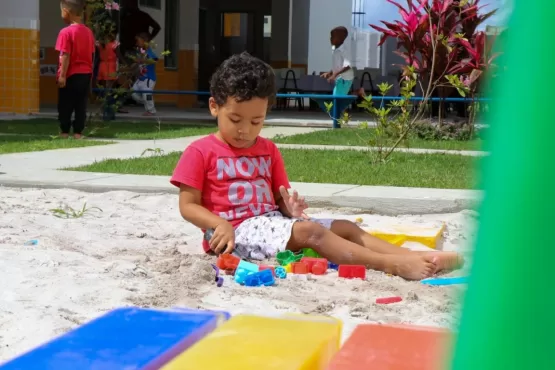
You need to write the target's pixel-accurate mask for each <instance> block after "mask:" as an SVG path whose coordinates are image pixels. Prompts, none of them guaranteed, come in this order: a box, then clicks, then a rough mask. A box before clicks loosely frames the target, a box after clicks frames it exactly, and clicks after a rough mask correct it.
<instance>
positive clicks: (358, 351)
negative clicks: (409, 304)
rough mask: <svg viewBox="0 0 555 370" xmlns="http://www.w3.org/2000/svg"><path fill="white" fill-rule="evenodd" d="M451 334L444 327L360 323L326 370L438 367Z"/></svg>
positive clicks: (447, 355) (447, 354)
mask: <svg viewBox="0 0 555 370" xmlns="http://www.w3.org/2000/svg"><path fill="white" fill-rule="evenodd" d="M452 343H453V336H452V334H451V332H450V331H448V330H445V329H437V328H428V327H423V326H410V325H375V324H364V325H359V326H357V328H356V329H355V331H354V332H353V334H352V335H351V337H350V338H349V339H348V340H347V342H345V344H344V345H343V347H342V348H341V350H340V351H339V352H338V353H337V354H336V355H335V357H334V358H333V359H332V361H331V363H330V366H329V367H328V368H327V370H347V369H348V370H367V369H383V370H441V369H446V368H447V367H446V366H445V365H446V364H447V361H448V360H449V358H450V354H451V352H450V351H451V345H452Z"/></svg>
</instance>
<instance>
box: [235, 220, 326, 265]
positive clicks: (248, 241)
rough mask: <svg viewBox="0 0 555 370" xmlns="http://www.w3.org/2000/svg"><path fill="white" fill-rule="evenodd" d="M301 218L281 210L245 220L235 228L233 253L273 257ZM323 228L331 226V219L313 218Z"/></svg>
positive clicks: (285, 245)
mask: <svg viewBox="0 0 555 370" xmlns="http://www.w3.org/2000/svg"><path fill="white" fill-rule="evenodd" d="M302 221H304V220H303V219H299V218H289V217H285V216H284V215H283V214H282V213H281V212H279V211H275V212H269V213H266V214H263V215H261V216H257V217H252V218H249V219H248V220H245V221H243V222H242V223H241V225H239V226H238V227H237V229H236V230H235V251H234V254H236V255H237V256H239V257H241V258H245V259H251V260H259V261H260V260H264V259H267V258H272V257H275V256H276V254H277V253H278V252H282V251H284V250H285V248H286V247H287V243H289V239H291V230H292V229H293V224H294V223H295V222H302ZM309 221H312V222H316V223H318V224H320V225H322V226H324V227H325V228H327V229H329V228H331V224H332V223H333V221H334V220H333V219H317V218H313V219H310V220H309Z"/></svg>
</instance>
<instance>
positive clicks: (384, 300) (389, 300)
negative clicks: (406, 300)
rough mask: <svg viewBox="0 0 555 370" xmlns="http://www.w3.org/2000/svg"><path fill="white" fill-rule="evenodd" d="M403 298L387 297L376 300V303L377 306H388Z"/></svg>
mask: <svg viewBox="0 0 555 370" xmlns="http://www.w3.org/2000/svg"><path fill="white" fill-rule="evenodd" d="M402 300H403V298H401V297H387V298H376V303H378V304H390V303H397V302H401V301H402Z"/></svg>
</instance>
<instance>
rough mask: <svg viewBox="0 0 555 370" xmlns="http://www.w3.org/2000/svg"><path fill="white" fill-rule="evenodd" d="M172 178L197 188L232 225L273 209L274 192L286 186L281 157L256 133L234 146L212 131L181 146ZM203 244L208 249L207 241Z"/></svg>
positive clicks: (204, 201) (205, 202)
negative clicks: (246, 143)
mask: <svg viewBox="0 0 555 370" xmlns="http://www.w3.org/2000/svg"><path fill="white" fill-rule="evenodd" d="M170 182H171V183H172V184H173V185H175V186H177V187H179V186H181V184H184V185H187V186H190V187H192V188H195V189H198V190H200V191H201V192H202V201H201V204H202V206H203V207H205V208H206V209H208V210H209V211H210V212H212V213H215V214H217V215H218V216H220V217H222V218H224V219H226V220H228V221H229V222H230V223H231V224H232V225H233V226H234V227H237V226H238V225H239V224H240V223H241V222H243V221H245V220H246V219H248V218H251V217H255V216H259V215H262V214H264V213H268V212H272V211H276V210H277V209H278V206H277V205H276V202H275V199H274V194H275V193H277V192H279V188H280V187H281V186H285V188H286V189H289V187H290V185H289V180H288V179H287V173H286V172H285V165H284V163H283V158H282V157H281V153H280V152H279V149H278V148H277V147H276V145H275V144H274V143H273V142H271V141H270V140H268V139H264V138H262V137H258V139H257V140H256V143H255V144H254V145H253V146H252V147H250V148H246V149H237V148H233V147H231V146H229V145H228V144H226V143H224V142H222V141H220V140H219V139H218V138H217V137H216V136H215V135H213V134H212V135H209V136H207V137H205V138H202V139H200V140H197V141H195V142H193V143H191V144H190V145H189V146H188V147H187V149H185V152H183V155H182V156H181V159H180V160H179V162H178V163H177V166H176V167H175V170H174V172H173V176H172V178H171V180H170ZM203 248H204V250H205V251H207V252H208V251H209V250H210V248H209V247H208V243H206V242H204V244H203Z"/></svg>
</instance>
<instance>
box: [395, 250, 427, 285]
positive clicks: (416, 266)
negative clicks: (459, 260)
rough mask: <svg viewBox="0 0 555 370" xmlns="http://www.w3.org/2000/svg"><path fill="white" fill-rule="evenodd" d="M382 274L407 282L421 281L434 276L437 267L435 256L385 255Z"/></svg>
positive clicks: (413, 254) (414, 254)
mask: <svg viewBox="0 0 555 370" xmlns="http://www.w3.org/2000/svg"><path fill="white" fill-rule="evenodd" d="M386 258H387V260H386V266H385V268H384V272H386V273H388V274H391V275H397V276H400V277H402V278H405V279H407V280H422V279H426V278H429V277H430V276H432V275H433V274H435V272H436V269H437V266H436V264H435V262H434V260H435V258H436V257H435V256H431V255H421V254H416V253H411V254H388V255H386Z"/></svg>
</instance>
